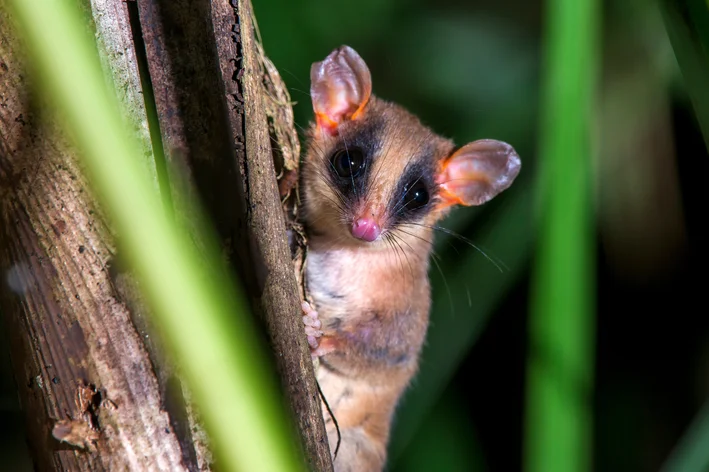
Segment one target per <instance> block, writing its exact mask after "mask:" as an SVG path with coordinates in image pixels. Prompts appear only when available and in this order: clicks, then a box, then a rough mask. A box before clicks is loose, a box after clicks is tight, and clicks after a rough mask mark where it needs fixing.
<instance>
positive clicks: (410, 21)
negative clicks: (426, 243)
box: [0, 0, 709, 471]
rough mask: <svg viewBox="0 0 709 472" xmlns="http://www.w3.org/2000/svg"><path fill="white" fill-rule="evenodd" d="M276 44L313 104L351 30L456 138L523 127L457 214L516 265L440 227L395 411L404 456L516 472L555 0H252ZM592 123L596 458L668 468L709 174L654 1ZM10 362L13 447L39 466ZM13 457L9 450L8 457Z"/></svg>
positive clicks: (616, 53) (609, 466) (392, 94)
mask: <svg viewBox="0 0 709 472" xmlns="http://www.w3.org/2000/svg"><path fill="white" fill-rule="evenodd" d="M254 6H255V9H256V15H257V18H258V21H259V25H260V29H261V35H262V38H263V42H264V46H265V49H266V52H267V54H268V55H269V56H270V57H271V59H272V60H273V61H274V63H275V64H276V66H277V67H278V69H279V70H280V72H281V74H282V76H283V78H284V79H285V81H286V83H287V84H289V86H290V89H291V95H292V98H293V100H294V101H296V102H298V103H297V105H296V107H295V111H296V118H297V121H298V122H299V123H300V125H301V126H306V125H307V123H308V121H309V119H310V118H311V115H312V114H311V109H310V105H309V97H308V94H307V91H308V88H309V79H308V72H309V68H310V64H311V63H312V62H314V61H318V60H321V59H322V58H323V57H324V56H325V55H327V54H328V53H329V52H330V51H331V50H332V49H333V48H335V47H337V46H339V45H340V44H349V45H350V46H352V47H354V48H355V49H357V51H358V52H359V53H360V54H361V55H362V57H364V59H365V60H366V62H367V63H368V65H369V67H370V69H371V71H372V75H373V81H374V92H375V93H376V94H378V95H379V96H381V97H383V98H386V99H390V100H393V101H397V102H399V103H401V104H403V105H404V106H406V107H407V108H409V109H410V110H411V111H412V112H414V113H416V114H417V115H419V116H420V117H421V118H422V120H423V121H424V122H425V123H427V124H429V125H430V126H431V127H432V128H434V129H435V130H436V131H438V132H439V133H441V134H443V135H446V136H449V137H452V138H454V139H455V140H456V142H458V143H461V144H462V143H464V142H468V141H472V140H475V139H479V138H483V137H486V138H495V139H501V140H505V141H507V142H510V143H512V144H513V145H514V146H515V148H516V149H517V151H518V152H519V154H520V155H521V156H522V159H523V170H522V174H521V175H520V178H519V179H518V181H517V182H516V183H515V185H514V186H513V188H512V189H510V190H509V191H508V192H506V193H505V194H503V195H502V196H500V197H498V199H496V200H495V201H493V202H491V203H490V204H488V205H486V206H485V207H483V208H479V209H466V210H461V211H458V212H456V213H455V214H453V215H452V217H451V218H450V219H449V220H448V221H447V222H446V223H445V226H447V227H449V228H452V229H454V230H455V231H457V232H459V233H460V234H462V235H464V236H465V237H467V238H469V239H471V240H472V241H473V242H474V243H475V244H476V245H478V246H480V247H481V248H483V250H484V251H485V252H486V253H487V255H488V256H489V257H490V258H492V259H493V260H495V261H499V262H501V263H502V264H504V267H505V268H504V270H503V271H502V272H500V271H499V270H498V269H497V268H496V267H495V265H494V264H493V263H491V262H490V261H489V260H487V259H486V258H485V257H484V256H483V255H482V254H481V253H480V252H478V251H476V250H475V249H474V248H471V247H470V246H468V245H467V244H465V243H464V242H461V241H458V240H456V239H454V238H446V237H441V236H443V235H439V237H438V244H437V253H438V254H439V256H440V261H439V264H440V272H439V271H438V270H437V269H436V267H435V266H434V267H433V268H432V272H431V277H432V281H433V286H434V309H433V313H432V327H431V332H430V334H429V342H428V345H427V348H426V351H425V353H424V357H423V360H422V371H421V375H420V376H419V377H418V379H417V380H416V382H415V383H414V386H413V388H412V389H411V390H410V392H409V393H408V394H407V396H406V399H405V402H404V404H403V405H402V408H401V409H400V411H399V414H398V416H397V422H396V428H395V431H394V436H393V438H392V444H391V463H392V466H391V470H394V471H398V470H407V471H416V470H520V469H521V468H522V463H523V455H522V451H523V431H524V404H525V368H526V362H527V353H528V345H527V336H528V333H527V319H528V318H527V317H528V312H529V309H528V307H529V304H530V296H529V295H530V273H531V270H532V268H533V266H534V261H535V259H534V256H533V250H534V244H535V224H534V223H535V216H536V211H537V208H536V206H535V202H536V200H535V199H536V198H537V190H538V187H537V186H536V183H537V182H536V176H537V175H538V174H537V169H538V166H537V163H538V161H537V149H538V140H537V137H538V136H539V133H540V128H539V122H538V120H539V119H538V116H539V98H538V97H539V90H540V76H541V72H542V71H541V67H542V64H543V63H542V61H541V56H542V53H541V50H540V45H541V40H542V38H543V37H544V36H543V29H544V27H545V20H544V13H545V12H544V10H543V5H542V4H541V3H540V2H538V1H529V2H522V1H519V0H498V1H491V0H479V1H476V2H464V1H460V0H437V1H436V2H432V1H424V0H359V1H357V2H332V1H325V0H299V1H294V0H254ZM602 24H603V27H602V32H601V34H600V38H601V40H602V44H601V45H600V48H601V50H600V52H601V55H600V57H601V64H600V65H601V67H602V71H603V72H602V76H601V77H600V78H599V79H600V80H599V90H598V94H597V96H598V103H597V110H596V119H595V123H596V125H595V129H594V136H595V141H596V146H597V153H596V156H595V160H594V168H595V174H594V182H595V187H594V189H595V195H594V197H595V203H596V215H595V216H596V223H597V224H596V234H595V236H596V237H597V261H596V262H597V266H598V273H597V277H596V284H597V289H596V290H597V293H596V316H597V342H596V353H597V354H596V367H595V382H596V383H595V397H594V401H593V418H594V423H595V431H594V448H593V461H594V467H593V468H594V469H596V470H604V471H605V470H624V471H635V470H637V471H645V470H657V469H658V468H660V466H661V465H662V464H663V463H664V461H665V460H666V459H667V457H668V456H669V454H670V453H671V451H672V450H673V448H674V446H675V445H676V444H677V442H678V440H679V439H680V437H681V436H682V434H683V432H684V431H685V430H686V429H687V428H688V426H689V424H690V423H691V421H692V419H693V418H694V417H695V415H696V414H697V412H698V411H699V410H700V408H701V406H702V405H703V403H704V401H705V400H706V399H707V398H709V381H708V380H707V379H708V378H709V377H708V376H707V372H709V330H707V328H708V327H709V326H708V325H709V317H707V316H706V314H705V312H706V305H705V304H703V303H702V302H703V301H704V290H705V289H704V287H703V283H702V282H703V280H704V279H705V277H703V276H702V269H704V268H705V267H706V266H707V259H708V254H707V248H706V241H707V230H706V229H705V228H704V226H705V225H703V224H702V223H703V221H702V220H703V219H705V218H703V217H704V212H705V211H706V210H705V209H706V208H707V203H708V201H707V199H708V197H707V193H706V192H703V191H702V190H703V186H702V183H703V182H702V179H703V178H704V177H705V176H706V175H707V171H708V170H709V169H708V167H709V164H708V163H709V159H708V158H709V156H707V151H706V148H705V147H704V144H703V141H702V136H701V134H700V132H699V128H698V126H697V123H696V119H695V116H694V112H693V110H692V108H691V105H690V103H689V100H688V97H687V93H686V90H685V89H684V86H683V83H682V78H681V75H680V73H679V70H678V68H677V64H676V62H675V59H674V55H673V52H672V48H671V46H670V44H669V42H668V39H667V35H666V33H665V29H664V25H663V22H662V18H661V16H660V15H659V13H658V11H657V9H656V7H655V6H654V3H653V2H650V1H643V0H626V1H624V2H605V4H604V5H603V23H602ZM2 356H3V357H2V362H0V366H1V367H0V369H2V370H1V371H0V372H2V375H0V458H2V459H3V464H4V466H3V468H4V467H5V466H7V467H8V468H7V470H30V469H29V468H27V467H28V463H27V461H26V458H25V457H24V456H22V454H20V453H21V452H22V451H23V442H22V437H21V434H18V424H20V421H19V418H20V415H19V413H18V412H17V407H16V399H15V393H14V392H15V387H14V385H13V382H12V379H11V377H10V374H9V367H8V366H7V362H6V353H5V352H2ZM5 458H7V459H5Z"/></svg>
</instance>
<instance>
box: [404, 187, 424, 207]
mask: <svg viewBox="0 0 709 472" xmlns="http://www.w3.org/2000/svg"><path fill="white" fill-rule="evenodd" d="M427 203H428V190H427V189H426V184H425V183H424V182H423V180H421V179H417V180H415V181H414V182H411V183H410V184H409V185H407V186H406V193H404V208H405V209H406V210H416V209H418V208H421V207H422V206H424V205H425V204H427Z"/></svg>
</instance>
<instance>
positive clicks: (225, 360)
mask: <svg viewBox="0 0 709 472" xmlns="http://www.w3.org/2000/svg"><path fill="white" fill-rule="evenodd" d="M9 4H10V5H11V6H12V7H14V12H15V14H16V19H17V20H18V23H19V24H20V26H21V28H22V30H23V32H24V39H25V40H26V43H27V45H28V52H29V54H30V58H31V60H32V64H33V66H34V67H33V70H34V71H35V72H36V75H35V77H34V78H33V83H34V84H37V85H38V86H40V87H41V91H42V92H43V93H44V94H45V96H46V97H48V99H49V100H50V101H51V102H52V103H54V104H56V105H57V112H58V113H60V115H61V118H62V121H63V122H64V124H65V125H66V129H67V131H68V132H69V134H70V135H71V136H72V137H73V138H74V139H75V142H76V144H77V146H78V149H79V151H80V153H81V154H82V156H83V157H84V160H85V163H86V166H87V169H88V171H89V174H90V176H91V178H92V181H93V182H94V184H95V187H96V189H97V190H98V193H99V195H100V196H101V197H103V203H104V204H105V206H106V208H107V209H108V210H109V212H110V214H111V216H112V217H113V221H114V223H115V227H116V228H117V229H118V231H119V233H120V235H121V242H122V244H123V245H122V247H123V248H125V250H126V255H127V259H128V261H129V262H130V263H131V264H132V266H133V267H134V268H135V270H136V273H137V275H138V277H139V280H140V282H141V287H142V288H143V290H144V292H145V294H146V295H147V298H148V300H149V301H150V303H151V306H152V308H153V312H154V315H155V316H156V325H159V326H161V327H162V328H163V334H164V336H165V338H166V340H167V341H168V343H169V345H170V346H171V348H172V351H173V353H174V355H175V356H176V358H177V359H178V361H179V362H180V365H181V367H182V370H183V371H184V373H185V376H186V378H187V380H188V382H189V385H190V388H191V390H192V392H193V394H194V397H195V399H196V401H197V404H198V406H199V408H200V412H201V414H202V417H203V418H204V420H205V424H206V426H207V429H208V431H209V432H210V437H211V439H212V441H213V444H214V446H215V452H216V454H217V457H218V459H219V461H220V464H219V468H220V470H225V471H228V470H233V471H235V470H258V471H279V472H282V471H291V470H301V469H300V464H302V461H300V458H299V457H298V454H297V452H296V448H295V444H296V441H294V440H293V439H292V438H291V437H290V430H289V428H288V421H287V420H286V415H285V413H284V409H283V407H282V404H281V402H280V401H279V398H278V396H277V389H276V386H275V382H274V381H273V379H272V378H271V377H270V376H269V373H270V372H271V370H270V369H269V368H268V367H267V364H266V362H265V357H264V356H263V351H262V348H261V346H260V345H259V344H257V343H256V339H257V337H256V335H255V330H254V327H253V325H252V323H251V321H250V319H249V317H248V316H246V315H247V311H246V309H245V304H244V303H243V302H242V300H241V299H240V298H237V297H236V296H235V295H234V293H233V287H234V284H233V282H232V281H231V280H227V278H226V277H223V276H222V275H221V274H223V272H224V271H223V270H220V264H219V262H218V256H217V254H218V253H217V251H215V248H216V245H214V244H213V242H212V244H211V247H208V248H207V249H208V250H207V251H206V254H200V255H198V254H197V253H196V251H195V249H194V247H193V245H192V244H191V243H190V241H189V240H188V239H187V238H186V237H185V235H184V234H182V233H180V232H177V231H175V229H174V228H173V227H172V226H171V225H170V223H169V222H168V220H167V218H166V215H165V214H164V211H163V208H162V206H161V203H160V199H159V196H158V195H157V194H156V193H155V191H154V189H153V187H152V186H151V184H150V182H149V179H148V176H147V175H146V174H145V172H144V170H143V169H142V167H141V166H140V165H139V159H141V158H142V157H141V153H140V152H139V147H138V144H137V142H136V140H135V139H134V136H132V135H131V134H130V133H129V132H128V131H127V127H126V126H125V124H124V122H123V121H122V120H121V114H120V112H119V106H118V103H117V100H116V97H115V94H114V93H111V92H110V91H109V89H108V87H107V86H106V80H105V78H104V76H103V75H102V72H101V68H100V64H99V60H98V57H97V56H96V48H95V46H94V44H93V43H92V39H91V38H90V36H88V35H87V29H86V28H85V25H84V24H83V23H82V21H81V15H80V13H79V12H78V10H77V9H76V8H75V7H74V6H73V2H66V1H56V0H35V1H27V0H9Z"/></svg>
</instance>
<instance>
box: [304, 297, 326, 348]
mask: <svg viewBox="0 0 709 472" xmlns="http://www.w3.org/2000/svg"><path fill="white" fill-rule="evenodd" d="M301 306H302V308H303V324H304V325H305V335H306V336H307V337H308V344H309V345H310V353H311V354H312V355H313V357H320V356H324V355H325V354H327V353H329V352H332V351H333V346H332V343H331V342H328V341H329V340H328V338H327V336H325V337H323V332H322V330H321V329H320V328H321V327H322V323H321V322H320V319H319V318H318V312H317V311H315V309H313V307H312V306H311V305H310V303H308V302H303V304H302V305H301Z"/></svg>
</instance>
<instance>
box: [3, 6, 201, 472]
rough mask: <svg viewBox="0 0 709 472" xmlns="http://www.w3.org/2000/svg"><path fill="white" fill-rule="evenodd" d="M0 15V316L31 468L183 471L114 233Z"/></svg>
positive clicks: (177, 442) (7, 20)
mask: <svg viewBox="0 0 709 472" xmlns="http://www.w3.org/2000/svg"><path fill="white" fill-rule="evenodd" d="M6 11H7V10H6V9H5V8H2V7H0V31H1V32H2V33H1V34H2V36H0V97H1V98H0V102H1V103H0V189H2V190H1V192H0V197H1V198H0V217H1V220H0V270H1V271H2V274H3V276H4V277H3V279H4V282H6V283H3V284H2V289H1V292H0V297H1V298H0V303H1V305H0V310H1V311H2V313H3V315H4V318H5V321H6V323H7V326H8V331H9V333H10V335H9V336H8V337H9V339H10V342H11V355H12V360H13V366H14V370H15V377H16V380H17V383H18V388H19V392H18V393H19V398H20V401H21V405H22V408H23V410H24V411H25V413H26V417H27V431H28V435H29V442H30V444H31V447H32V450H33V458H34V461H35V463H36V465H37V468H38V469H39V470H69V471H73V470H92V471H93V470H111V471H113V470H142V469H146V468H147V469H154V470H177V471H179V470H187V468H186V467H185V465H184V464H183V461H182V451H181V449H180V444H179V441H178V438H177V436H176V434H175V432H174V430H173V428H172V427H171V423H172V421H171V419H170V415H169V414H168V412H167V411H166V409H165V408H164V406H163V396H162V395H161V391H160V386H159V384H158V382H157V378H156V376H155V374H154V371H153V368H152V365H151V362H150V359H149V357H148V354H147V351H146V349H145V347H144V343H143V339H144V333H141V332H139V331H138V330H137V329H136V328H135V326H134V324H133V322H132V320H131V313H130V310H129V308H128V305H127V303H126V300H125V299H124V297H122V296H121V294H120V293H119V292H118V290H117V289H116V286H115V284H114V282H113V279H112V275H113V274H114V271H113V269H115V257H114V256H115V254H116V246H115V237H114V235H113V234H112V233H111V231H110V228H109V227H108V226H107V225H106V223H105V221H106V220H105V218H104V217H103V215H102V213H101V210H100V208H98V207H97V206H96V204H95V200H94V198H93V196H92V195H91V194H90V191H89V186H88V183H87V182H86V181H85V178H84V176H83V172H82V169H81V165H80V162H79V160H78V158H77V156H76V154H75V153H74V152H73V150H72V149H71V148H70V146H69V145H68V144H67V143H66V142H65V140H64V138H63V136H62V134H61V132H60V130H59V127H58V126H57V123H56V120H55V119H54V118H53V117H51V116H49V115H48V114H47V113H46V112H45V110H46V109H47V108H46V107H45V106H43V104H41V103H38V102H37V101H36V99H35V97H33V96H32V95H31V94H30V92H29V91H30V90H31V86H32V85H33V82H32V81H33V80H36V78H34V77H33V76H32V74H31V72H28V71H27V70H26V67H25V66H26V65H25V64H23V63H22V61H21V60H20V58H22V57H24V55H25V53H24V51H23V50H22V48H21V45H20V44H19V43H18V41H17V39H16V35H14V32H13V28H12V25H11V21H10V18H8V16H7V14H6ZM117 47H120V46H117ZM123 47H126V48H129V47H130V45H129V44H125V45H124V46H123ZM93 387H95V388H96V389H97V392H96V394H93V393H92V394H91V395H90V396H89V398H88V403H87V398H86V394H85V392H86V391H87V390H86V388H88V389H89V391H90V392H92V391H93ZM80 393H84V398H83V400H82V399H80V398H79V394H80ZM59 420H71V421H73V423H68V425H69V429H70V431H65V433H67V434H66V435H65V437H66V438H67V439H68V440H70V443H60V442H58V441H57V440H56V439H54V438H53V437H52V429H53V426H54V425H55V424H56V422H57V421H59ZM89 424H91V425H93V426H96V427H97V428H98V430H99V434H97V435H96V432H95V431H92V430H90V429H87V428H86V426H87V425H89ZM69 433H71V434H69ZM93 437H97V438H98V440H97V441H96V443H95V444H93V443H92V441H91V438H93ZM72 444H73V445H72Z"/></svg>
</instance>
